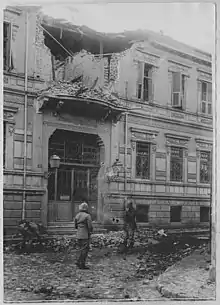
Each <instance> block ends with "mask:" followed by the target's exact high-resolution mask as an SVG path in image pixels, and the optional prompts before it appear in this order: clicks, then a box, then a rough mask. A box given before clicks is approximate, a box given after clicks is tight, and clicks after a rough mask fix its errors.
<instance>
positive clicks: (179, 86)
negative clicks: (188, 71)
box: [171, 72, 186, 109]
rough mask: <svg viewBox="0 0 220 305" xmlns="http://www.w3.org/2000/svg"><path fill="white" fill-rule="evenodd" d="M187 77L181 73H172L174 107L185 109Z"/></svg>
mask: <svg viewBox="0 0 220 305" xmlns="http://www.w3.org/2000/svg"><path fill="white" fill-rule="evenodd" d="M185 83H186V76H185V75H183V74H181V73H180V72H172V97H171V99H172V107H175V108H180V109H183V107H184V101H185V95H186V93H185Z"/></svg>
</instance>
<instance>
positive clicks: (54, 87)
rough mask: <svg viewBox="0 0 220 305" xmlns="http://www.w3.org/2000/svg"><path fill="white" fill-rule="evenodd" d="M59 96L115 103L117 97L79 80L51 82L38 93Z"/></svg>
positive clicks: (106, 90)
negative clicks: (87, 85)
mask: <svg viewBox="0 0 220 305" xmlns="http://www.w3.org/2000/svg"><path fill="white" fill-rule="evenodd" d="M42 94H43V95H52V96H59V97H61V96H62V95H69V96H72V97H80V98H85V99H95V100H101V101H103V100H105V101H109V102H115V103H117V98H116V97H115V96H114V95H113V94H112V93H111V92H110V91H109V90H108V89H102V88H100V87H99V88H88V87H86V86H85V85H84V84H83V82H82V81H81V80H79V81H77V82H73V81H68V82H66V81H58V82H52V83H51V84H50V86H49V87H48V88H47V89H46V90H42V91H40V92H39V93H38V95H42Z"/></svg>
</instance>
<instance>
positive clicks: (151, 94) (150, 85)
mask: <svg viewBox="0 0 220 305" xmlns="http://www.w3.org/2000/svg"><path fill="white" fill-rule="evenodd" d="M148 89H149V102H153V81H152V78H149V79H148Z"/></svg>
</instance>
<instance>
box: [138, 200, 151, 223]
mask: <svg viewBox="0 0 220 305" xmlns="http://www.w3.org/2000/svg"><path fill="white" fill-rule="evenodd" d="M139 206H140V207H146V209H147V221H138V216H137V214H138V213H137V210H138V207H139ZM149 212H150V206H149V205H148V204H143V203H140V204H136V222H137V223H138V224H146V223H149V218H150V217H149Z"/></svg>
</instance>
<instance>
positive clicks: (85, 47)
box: [3, 7, 213, 235]
mask: <svg viewBox="0 0 220 305" xmlns="http://www.w3.org/2000/svg"><path fill="white" fill-rule="evenodd" d="M3 56H4V124H3V126H4V158H3V162H4V232H5V234H6V235H11V234H12V233H13V232H14V230H15V227H16V225H17V224H18V222H19V221H20V220H21V219H22V218H23V219H27V220H32V221H35V222H42V223H43V224H44V225H45V226H47V227H48V229H49V230H50V231H51V232H63V233H68V232H71V231H72V220H73V218H74V216H75V214H76V213H77V211H78V206H79V204H80V202H81V200H82V199H83V198H85V199H86V200H88V202H89V207H90V212H91V214H92V218H93V221H94V223H95V224H96V225H97V226H98V227H99V226H100V227H102V226H103V225H109V224H111V223H112V221H113V219H115V218H117V220H118V224H122V223H123V217H122V216H123V210H124V206H125V204H126V202H127V201H128V200H132V201H133V202H134V204H135V206H136V209H137V222H138V224H139V225H146V226H151V225H158V226H163V227H168V226H174V227H201V226H208V225H209V217H210V216H209V214H210V183H211V159H212V158H211V156H212V128H213V127H212V71H211V55H210V54H208V53H205V52H203V51H200V50H197V49H195V48H193V47H190V46H188V45H185V44H183V43H180V42H177V41H175V40H173V39H171V38H170V37H167V36H164V35H162V34H157V33H154V32H151V31H147V30H146V31H142V30H137V31H125V32H123V33H117V34H113V33H109V34H105V33H98V32H96V31H93V30H91V29H89V28H88V27H86V26H80V27H79V26H75V25H73V24H71V23H68V22H67V21H65V20H59V19H54V18H51V17H48V16H45V15H44V14H43V13H42V12H41V10H40V8H39V7H7V8H6V9H5V10H4V55H3ZM54 155H55V156H57V157H59V166H58V167H57V168H55V169H54V168H52V166H51V158H52V157H53V156H54ZM114 164H117V174H116V175H115V176H113V178H111V175H108V173H109V172H111V170H112V169H114V166H113V165H114Z"/></svg>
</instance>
